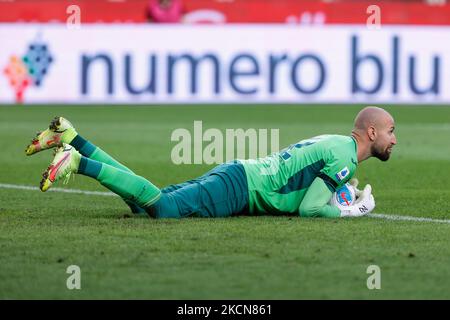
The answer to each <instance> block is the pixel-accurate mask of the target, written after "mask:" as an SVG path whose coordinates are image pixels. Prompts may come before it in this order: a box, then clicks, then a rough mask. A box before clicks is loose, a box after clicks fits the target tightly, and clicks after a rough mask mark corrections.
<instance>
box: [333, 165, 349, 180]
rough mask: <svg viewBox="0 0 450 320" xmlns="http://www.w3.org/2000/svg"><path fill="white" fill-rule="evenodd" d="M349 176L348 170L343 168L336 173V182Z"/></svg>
mask: <svg viewBox="0 0 450 320" xmlns="http://www.w3.org/2000/svg"><path fill="white" fill-rule="evenodd" d="M349 174H350V170H348V167H345V168H343V169H341V171H339V172H338V173H336V175H335V177H336V180H337V181H342V180H344V179H345V178H346V177H347V176H348V175H349Z"/></svg>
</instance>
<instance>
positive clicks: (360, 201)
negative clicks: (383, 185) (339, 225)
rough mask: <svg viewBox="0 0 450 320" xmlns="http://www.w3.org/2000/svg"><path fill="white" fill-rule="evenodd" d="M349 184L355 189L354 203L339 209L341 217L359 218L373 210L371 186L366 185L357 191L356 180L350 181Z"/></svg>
mask: <svg viewBox="0 0 450 320" xmlns="http://www.w3.org/2000/svg"><path fill="white" fill-rule="evenodd" d="M350 184H351V185H352V186H353V187H354V188H355V193H356V201H355V203H354V204H353V205H351V206H348V207H345V208H340V209H341V217H360V216H363V215H366V214H368V213H370V212H372V210H373V209H374V208H375V199H374V198H373V195H372V186H371V185H370V184H367V185H366V186H365V187H364V189H363V190H359V189H358V188H357V186H358V180H357V179H356V178H355V179H352V180H351V181H350Z"/></svg>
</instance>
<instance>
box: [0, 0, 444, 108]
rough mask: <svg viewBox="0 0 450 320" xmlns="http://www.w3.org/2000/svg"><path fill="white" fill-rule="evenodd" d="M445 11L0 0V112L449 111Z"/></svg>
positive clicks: (362, 1) (418, 6)
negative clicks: (6, 108) (62, 108)
mask: <svg viewBox="0 0 450 320" xmlns="http://www.w3.org/2000/svg"><path fill="white" fill-rule="evenodd" d="M448 24H450V5H448V3H447V1H446V0H381V1H366V0H78V1H75V0H73V1H65V0H39V1H38V0H16V1H14V0H0V43H1V48H2V50H1V51H0V70H1V71H2V72H1V74H0V103H2V104H11V103H43V104H47V103H75V104H78V103H127V104H128V103H139V104H142V103H143V104H152V103H205V102H206V103H221V102H225V103H346V104H347V103H368V102H374V103H433V104H434V103H435V104H448V103H450V90H448V89H450V85H449V79H447V75H448V74H450V70H449V65H450V64H448V63H446V62H445V60H446V59H447V60H448V58H449V49H450V44H449V41H448V39H449V38H450V32H449V31H448V30H449V29H448V28H447V27H448Z"/></svg>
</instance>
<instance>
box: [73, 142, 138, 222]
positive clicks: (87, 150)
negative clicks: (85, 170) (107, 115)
mask: <svg viewBox="0 0 450 320" xmlns="http://www.w3.org/2000/svg"><path fill="white" fill-rule="evenodd" d="M68 143H69V144H70V145H72V146H73V147H74V148H75V149H76V150H78V151H79V152H80V153H81V155H83V156H84V157H86V158H89V159H92V160H95V161H98V162H102V163H105V164H108V165H110V166H113V167H115V168H117V169H120V170H122V171H125V172H128V173H131V174H135V173H134V172H133V171H132V170H130V169H129V168H127V167H126V166H124V165H123V164H121V163H120V162H119V161H117V160H116V159H114V158H113V157H111V156H110V155H109V154H107V153H106V152H105V151H103V150H102V149H100V148H99V147H97V146H95V145H94V144H93V143H92V142H90V141H88V140H86V139H84V138H83V137H82V136H80V135H79V134H77V135H76V136H75V137H74V138H73V139H72V140H71V141H69V142H68ZM123 200H124V201H125V203H126V204H127V205H128V206H129V207H130V209H131V211H132V212H133V213H144V212H145V210H144V209H142V208H141V207H139V206H138V205H137V204H135V203H133V202H132V201H130V200H128V199H126V198H123Z"/></svg>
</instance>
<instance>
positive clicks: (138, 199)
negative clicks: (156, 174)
mask: <svg viewBox="0 0 450 320" xmlns="http://www.w3.org/2000/svg"><path fill="white" fill-rule="evenodd" d="M89 160H90V161H94V162H96V163H100V162H97V161H95V160H91V159H89ZM101 166H102V168H101V170H100V172H99V174H98V176H97V180H98V181H99V182H100V183H101V184H102V185H104V186H105V187H106V188H108V189H109V190H111V191H112V192H114V193H116V194H118V195H119V196H121V197H122V198H123V199H125V200H128V201H131V202H133V203H136V204H137V205H138V206H139V207H141V208H145V207H147V206H150V205H152V204H154V203H155V202H156V201H158V200H159V198H160V197H161V190H159V188H158V187H156V186H155V185H153V184H152V183H151V182H150V181H148V180H147V179H145V178H143V177H141V176H138V175H135V174H133V173H130V172H126V171H123V170H120V169H118V168H115V167H113V166H111V165H108V164H105V163H102V164H101Z"/></svg>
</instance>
